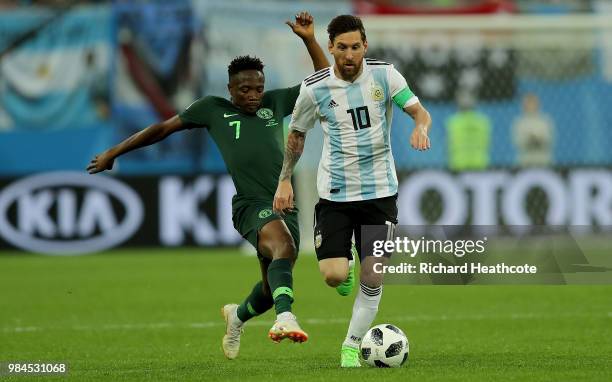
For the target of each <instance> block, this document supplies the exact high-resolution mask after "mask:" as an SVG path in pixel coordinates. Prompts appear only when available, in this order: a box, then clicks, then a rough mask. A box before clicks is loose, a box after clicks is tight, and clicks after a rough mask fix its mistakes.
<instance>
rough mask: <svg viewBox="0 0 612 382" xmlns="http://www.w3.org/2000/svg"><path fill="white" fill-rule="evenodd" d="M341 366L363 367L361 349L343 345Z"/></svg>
mask: <svg viewBox="0 0 612 382" xmlns="http://www.w3.org/2000/svg"><path fill="white" fill-rule="evenodd" d="M340 367H361V363H360V362H359V349H357V348H353V347H350V346H344V345H343V346H342V350H340Z"/></svg>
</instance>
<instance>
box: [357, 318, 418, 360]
mask: <svg viewBox="0 0 612 382" xmlns="http://www.w3.org/2000/svg"><path fill="white" fill-rule="evenodd" d="M408 351H409V345H408V337H406V335H405V334H404V332H402V330H401V329H400V328H398V327H397V326H395V325H391V324H381V325H376V326H374V327H373V328H371V329H370V330H368V332H367V333H366V335H365V337H363V340H362V341H361V358H363V360H364V361H365V362H366V363H367V364H368V365H370V366H375V367H400V366H402V365H403V364H404V363H406V361H407V360H408Z"/></svg>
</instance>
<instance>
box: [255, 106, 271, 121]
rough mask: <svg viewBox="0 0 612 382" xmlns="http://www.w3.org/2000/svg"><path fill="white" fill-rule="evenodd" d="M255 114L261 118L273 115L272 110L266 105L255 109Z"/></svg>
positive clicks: (268, 117)
mask: <svg viewBox="0 0 612 382" xmlns="http://www.w3.org/2000/svg"><path fill="white" fill-rule="evenodd" d="M257 116H258V117H259V118H261V119H270V118H272V117H273V116H274V112H273V111H272V110H270V109H268V108H266V107H264V108H262V109H259V110H257Z"/></svg>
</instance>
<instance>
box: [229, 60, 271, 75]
mask: <svg viewBox="0 0 612 382" xmlns="http://www.w3.org/2000/svg"><path fill="white" fill-rule="evenodd" d="M263 68H264V64H263V62H261V60H260V59H259V58H257V57H251V56H238V57H236V58H234V59H233V60H232V62H230V64H229V65H228V66H227V74H228V75H229V77H231V76H233V75H234V74H238V73H239V72H242V71H243V70H259V71H260V72H262V73H263Z"/></svg>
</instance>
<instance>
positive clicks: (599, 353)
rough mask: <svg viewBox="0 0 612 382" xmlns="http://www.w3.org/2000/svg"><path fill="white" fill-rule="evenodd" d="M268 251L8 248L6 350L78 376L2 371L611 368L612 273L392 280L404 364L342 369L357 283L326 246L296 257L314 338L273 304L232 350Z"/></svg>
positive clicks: (326, 375) (136, 375) (99, 374)
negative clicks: (524, 280)
mask: <svg viewBox="0 0 612 382" xmlns="http://www.w3.org/2000/svg"><path fill="white" fill-rule="evenodd" d="M258 277H259V268H258V265H257V260H256V259H255V258H254V257H247V256H242V255H239V254H237V253H236V252H235V251H230V250H217V251H211V250H203V249H197V248H194V249H180V250H121V251H119V250H118V251H112V252H108V253H104V254H99V255H92V256H85V257H61V258H60V257H42V256H31V255H23V254H18V253H14V254H7V253H5V254H3V255H0V362H6V361H29V362H35V361H65V362H67V363H68V364H69V368H70V372H69V374H68V375H66V376H46V377H33V376H27V377H23V376H20V377H7V376H0V382H1V381H5V380H6V381H11V380H15V381H25V380H45V381H52V380H74V381H98V380H109V381H192V380H193V381H195V380H205V381H214V380H218V381H225V380H240V381H243V382H246V381H276V380H286V381H289V380H291V381H344V380H351V381H357V380H362V379H363V380H376V381H385V380H390V381H391V380H392V381H405V380H406V381H408V380H409V381H419V382H423V381H493V380H496V381H497V380H503V381H569V380H571V381H576V380H582V381H610V380H612V286H408V285H388V286H387V287H386V288H385V291H384V294H383V300H382V304H381V307H380V311H379V313H378V317H377V319H376V322H375V323H383V322H389V323H393V324H396V325H397V326H399V327H400V328H402V329H403V330H404V331H405V332H406V334H407V335H408V337H409V340H410V358H409V361H408V363H407V364H406V365H405V366H404V367H403V368H400V369H371V368H361V369H358V370H342V369H340V368H339V367H338V365H339V350H340V344H341V342H342V340H343V338H344V335H345V333H346V328H347V325H348V318H349V315H350V312H351V307H352V303H353V296H351V297H340V296H338V295H337V294H336V292H335V291H334V290H333V289H331V288H328V287H326V286H325V285H324V283H323V281H322V280H321V277H320V275H319V272H318V267H317V263H316V260H315V258H314V257H313V256H301V258H300V260H299V262H298V263H297V266H296V270H295V279H294V286H295V296H296V303H295V305H294V312H295V313H296V315H297V316H298V318H299V319H300V323H301V324H302V326H303V327H304V329H305V330H306V331H307V332H308V333H309V335H310V339H309V341H308V342H307V343H305V344H291V343H281V344H273V343H271V341H270V340H268V338H267V331H268V329H269V327H270V326H271V324H272V321H273V315H272V313H271V312H268V313H267V314H265V315H263V316H261V317H258V318H255V319H253V320H252V321H251V322H249V324H248V325H247V327H246V329H245V333H244V335H243V338H242V347H241V352H240V356H239V358H238V359H236V360H234V361H228V360H226V359H225V358H224V356H223V353H222V351H221V349H220V342H221V337H222V335H223V331H224V324H223V320H222V318H221V315H220V308H221V306H222V305H223V304H225V303H228V302H240V301H241V300H242V299H243V297H244V296H245V295H246V293H248V292H249V291H250V289H251V286H252V284H253V282H254V281H255V280H256V279H257V278H258Z"/></svg>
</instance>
